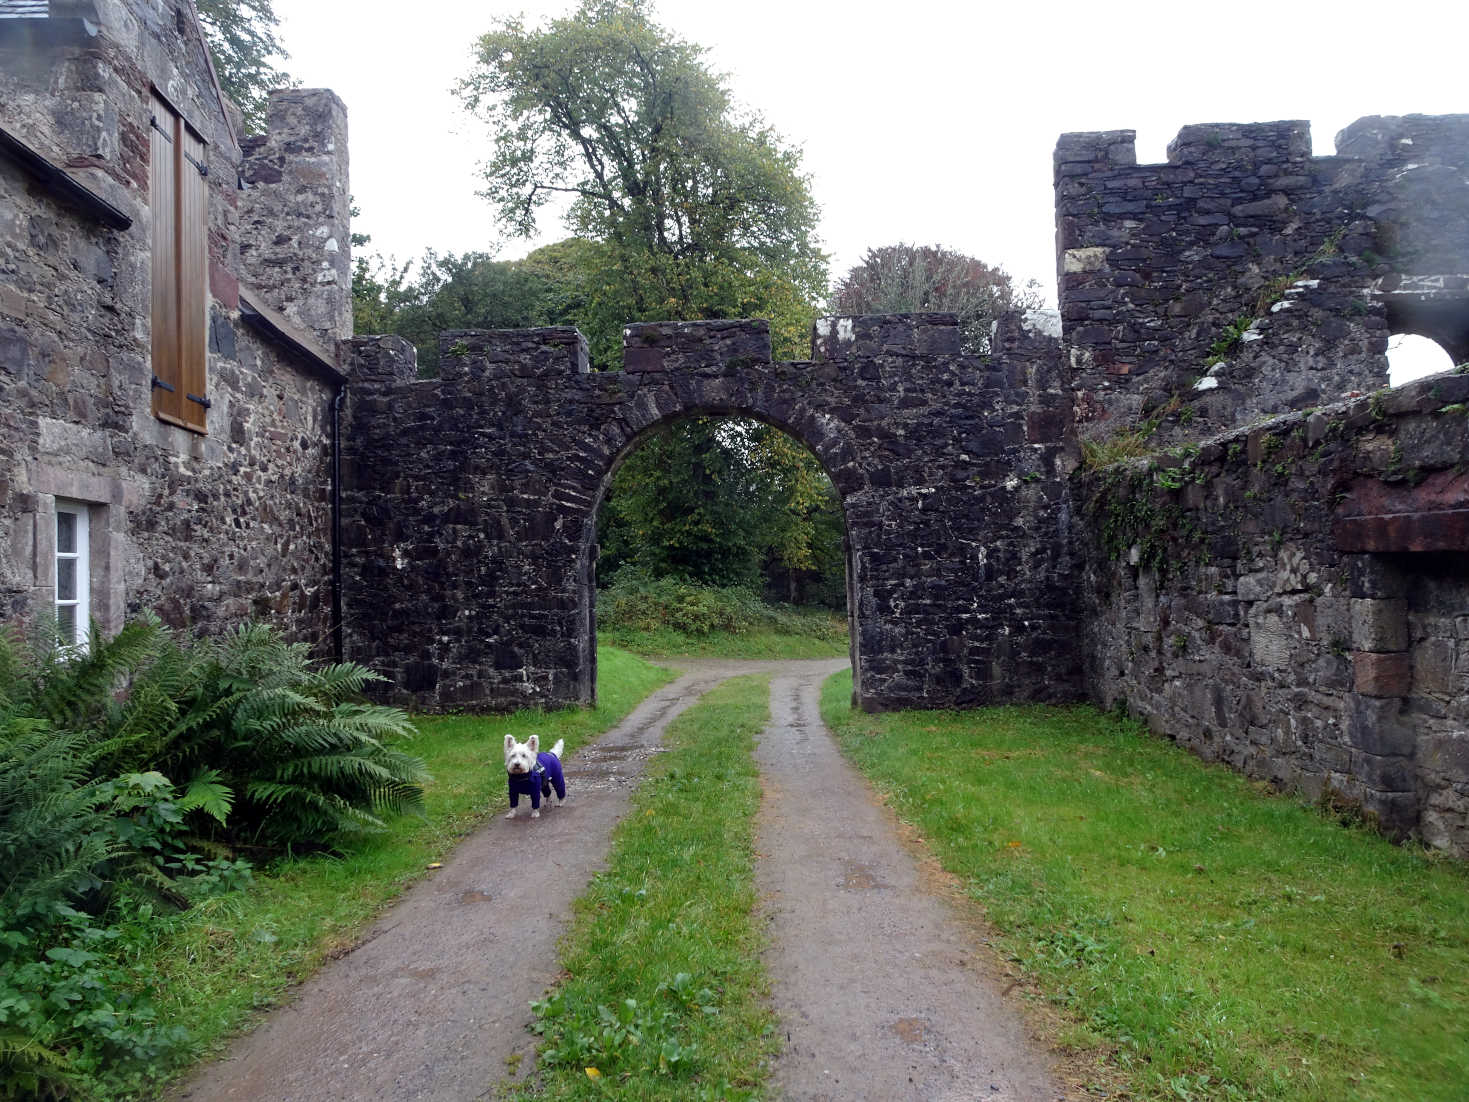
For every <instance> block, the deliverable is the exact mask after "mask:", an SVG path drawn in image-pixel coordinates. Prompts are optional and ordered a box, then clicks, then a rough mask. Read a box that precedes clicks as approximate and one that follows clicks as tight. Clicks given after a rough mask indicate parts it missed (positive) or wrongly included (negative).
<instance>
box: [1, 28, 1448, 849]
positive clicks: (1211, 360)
mask: <svg viewBox="0 0 1469 1102" xmlns="http://www.w3.org/2000/svg"><path fill="white" fill-rule="evenodd" d="M240 129H241V128H240V119H239V117H238V113H237V112H236V111H235V110H234V108H233V107H232V105H230V104H229V103H228V101H227V99H225V97H224V96H223V95H222V93H221V92H220V90H219V86H218V82H217V80H215V78H214V74H213V71H212V68H211V66H210V62H209V58H208V53H207V50H206V48H205V46H204V40H203V36H202V34H201V33H200V29H199V27H198V25H197V20H196V18H195V17H194V15H193V13H192V8H186V7H184V6H179V7H170V6H167V5H165V6H160V5H158V4H156V3H153V2H151V0H51V3H49V4H46V5H33V6H27V8H26V11H25V12H24V13H23V14H22V15H21V16H20V17H17V18H9V19H5V20H0V231H3V232H0V524H3V527H4V531H5V538H4V539H0V601H3V602H4V606H5V611H6V618H7V620H10V621H24V620H27V619H32V618H35V617H36V616H37V615H38V614H41V613H44V611H45V610H46V609H47V608H59V607H60V606H61V603H62V600H63V595H62V591H63V589H64V588H65V587H64V586H63V584H62V566H63V565H65V564H63V562H62V560H63V559H67V561H68V562H69V563H73V564H75V563H81V564H84V569H85V574H84V575H83V576H84V577H85V580H86V582H87V586H88V590H89V596H90V598H91V603H90V606H89V607H86V608H85V609H84V611H85V612H86V613H87V614H88V615H90V616H91V617H92V618H94V619H96V620H97V621H98V622H99V623H100V625H101V626H102V627H103V629H104V630H110V631H115V630H116V629H117V628H118V627H120V626H121V622H122V620H123V618H124V617H126V616H129V615H136V614H138V613H141V612H143V611H145V610H153V611H156V612H157V613H158V614H160V615H161V616H162V617H163V618H164V619H165V621H167V622H169V623H171V624H174V625H176V626H178V627H180V628H188V629H190V630H199V631H221V630H225V629H226V628H228V627H229V626H230V625H231V624H234V623H237V622H238V621H239V620H240V619H242V618H244V617H248V616H254V617H262V618H267V619H270V620H271V621H273V622H275V623H277V624H278V625H280V626H281V627H282V628H283V629H284V630H285V631H286V632H287V633H288V635H289V636H291V637H292V638H297V639H302V640H307V641H311V642H313V643H315V644H317V645H318V646H319V647H320V649H321V650H322V651H323V652H324V653H325V652H330V653H336V654H339V655H341V656H343V657H346V658H351V659H355V660H358V661H362V662H365V663H367V664H368V665H370V666H372V667H373V668H374V669H375V670H377V671H378V672H380V673H382V674H383V675H384V676H385V677H386V678H387V679H388V680H387V681H386V682H385V689H384V692H385V695H387V696H389V697H391V698H392V699H394V700H397V701H399V702H401V703H404V704H407V705H410V706H412V707H415V708H421V709H428V710H451V709H462V710H472V711H488V710H496V709H504V708H511V707H518V706H522V705H538V706H546V707H554V706H557V705H562V704H576V703H585V702H588V701H590V700H592V699H593V697H594V694H595V686H596V649H595V641H596V592H595V585H594V582H595V564H596V555H597V548H596V543H595V517H596V512H597V509H598V507H599V505H600V504H601V502H602V500H603V498H604V496H605V494H606V493H607V489H608V485H609V483H610V479H611V477H612V474H613V472H614V471H615V469H616V468H617V465H618V464H619V462H620V461H621V460H622V458H623V457H624V456H625V455H627V454H628V453H629V451H630V450H631V449H633V448H635V447H637V446H638V443H639V441H640V440H641V439H643V438H644V437H645V436H646V434H648V433H649V432H652V431H655V430H656V429H657V428H658V427H659V426H661V425H666V424H668V423H670V422H672V421H675V420H677V419H679V418H684V417H690V416H698V415H705V414H709V415H725V414H729V415H741V416H748V417H754V418H759V419H761V420H764V421H766V422H768V423H770V424H772V425H775V426H777V427H779V428H781V429H783V430H785V431H787V432H789V433H791V434H792V435H793V436H794V437H796V438H797V439H798V440H800V441H801V442H802V443H803V444H805V445H806V446H807V447H808V448H810V449H811V451H812V452H813V453H814V454H815V455H816V457H817V458H818V459H819V460H820V461H821V463H822V465H823V466H824V467H825V469H826V471H827V472H828V474H829V475H830V476H831V478H832V481H833V483H834V485H835V487H836V489H837V491H838V493H839V494H840V496H841V500H842V509H843V513H844V518H845V549H846V560H847V584H848V596H849V600H848V605H849V615H850V621H851V633H850V635H851V657H852V665H853V671H854V695H855V698H856V702H857V704H858V705H859V706H861V707H864V708H869V709H887V708H899V707H918V708H927V707H964V706H970V705H978V704H986V703H997V702H1005V701H1057V702H1064V701H1076V700H1086V699H1090V700H1093V701H1095V702H1097V703H1099V704H1101V705H1103V706H1112V705H1124V706H1126V707H1127V708H1128V709H1129V710H1130V711H1132V712H1133V713H1134V714H1137V715H1139V716H1141V717H1143V718H1144V719H1145V720H1146V721H1147V722H1148V723H1149V724H1150V725H1151V726H1152V727H1153V728H1154V729H1155V730H1156V731H1158V732H1159V733H1161V734H1163V735H1166V736H1168V737H1171V738H1174V739H1176V740H1178V741H1179V742H1180V743H1182V744H1184V745H1187V746H1189V747H1191V748H1193V749H1194V750H1195V751H1196V752H1197V753H1199V754H1201V755H1203V756H1204V757H1207V758H1210V759H1217V760H1221V761H1224V762H1227V763H1229V764H1230V765H1231V766H1233V767H1234V768H1236V769H1239V770H1242V771H1244V772H1246V773H1248V774H1250V775H1252V776H1255V777H1259V778H1262V779H1265V780H1268V781H1270V782H1271V783H1273V784H1276V785H1278V786H1281V787H1283V788H1288V789H1292V790H1296V791H1300V792H1303V793H1305V794H1306V795H1308V796H1310V797H1313V798H1318V797H1319V798H1322V799H1329V800H1333V801H1337V802H1340V803H1345V804H1348V805H1351V806H1355V807H1357V808H1360V809H1361V810H1362V811H1363V812H1364V813H1367V814H1369V815H1372V816H1375V817H1376V818H1377V819H1378V821H1380V822H1381V823H1382V824H1383V825H1384V826H1386V827H1387V828H1389V829H1390V830H1392V831H1394V832H1397V833H1401V834H1406V833H1415V834H1417V835H1419V836H1421V837H1423V838H1424V839H1426V840H1427V841H1429V842H1430V843H1432V844H1434V845H1436V846H1441V847H1444V848H1447V849H1449V850H1452V851H1453V852H1455V853H1457V854H1459V855H1460V856H1469V691H1466V686H1469V428H1466V426H1469V420H1466V415H1465V414H1466V410H1469V375H1466V374H1462V373H1455V372H1451V373H1448V374H1444V375H1440V376H1436V377H1434V378H1430V379H1425V380H1421V381H1419V382H1415V383H1412V384H1410V385H1408V386H1405V387H1399V388H1396V389H1392V390H1388V389H1385V388H1384V383H1385V382H1386V379H1387V376H1386V366H1387V365H1386V359H1385V348H1386V342H1387V338H1388V337H1389V335H1391V334H1393V333H1403V332H1411V333H1419V334H1422V335H1425V336H1428V337H1431V338H1433V339H1435V340H1437V341H1438V342H1439V343H1440V344H1441V345H1443V347H1445V348H1446V349H1447V350H1448V351H1449V353H1450V354H1451V356H1452V357H1453V358H1454V359H1455V360H1456V361H1457V362H1460V363H1462V362H1464V361H1465V360H1469V116H1464V115H1456V116H1440V117H1426V116H1407V117H1401V118H1368V119H1363V120H1360V121H1359V122H1357V123H1354V124H1353V125H1352V126H1350V127H1348V128H1347V129H1346V130H1345V131H1343V132H1342V134H1341V135H1340V136H1339V138H1338V143H1337V150H1338V152H1337V155H1336V156H1331V157H1314V156H1312V155H1311V146H1310V135H1309V132H1308V130H1307V127H1306V125H1305V124H1304V123H1300V122H1277V123H1265V124H1258V125H1243V126H1242V125H1233V124H1229V125H1223V124H1219V125H1206V126H1191V127H1187V128H1185V129H1184V130H1183V131H1181V132H1180V134H1179V135H1178V138H1177V139H1176V140H1175V141H1174V142H1173V144H1172V145H1171V146H1170V148H1169V155H1168V160H1167V162H1166V163H1164V164H1157V165H1140V164H1137V163H1136V154H1135V149H1134V143H1133V135H1132V133H1131V132H1130V131H1114V132H1106V133H1096V134H1067V135H1063V136H1062V137H1061V139H1060V141H1059V142H1058V144H1057V147H1056V153H1055V188H1056V217H1057V223H1056V231H1057V273H1058V289H1059V317H1056V316H1054V315H1051V316H1048V315H1043V314H1042V315H1034V316H1030V317H1011V318H1007V319H1005V320H1003V321H1002V322H1001V323H1000V324H999V326H998V328H997V331H996V333H995V334H994V339H993V340H992V341H991V346H992V351H991V354H990V355H989V356H988V357H987V358H984V359H980V358H976V357H973V356H968V355H965V354H964V352H963V350H962V349H961V347H960V342H959V333H958V328H957V325H956V323H955V319H954V318H952V317H950V316H944V315H915V316H905V317H866V318H861V317H859V318H833V319H827V320H825V321H823V322H820V323H818V324H817V326H816V328H815V331H814V333H813V340H812V351H811V358H810V359H809V360H805V361H801V362H796V363H781V362H775V361H773V360H772V358H771V351H770V341H769V335H768V332H767V329H766V327H765V325H764V323H761V322H752V321H718V322H702V323H690V324H683V323H655V324H642V325H633V326H629V327H628V329H627V333H626V356H625V369H624V370H623V371H621V372H616V373H592V372H589V371H588V370H587V362H586V347H585V342H584V341H583V340H582V338H581V336H580V335H579V334H578V333H577V332H576V331H575V330H573V329H541V330H530V331H525V332H513V333H506V332H498V333H452V334H446V335H445V336H444V338H443V343H442V349H443V369H442V375H441V377H440V378H438V379H433V380H425V379H419V378H418V377H417V371H416V369H415V365H414V362H413V351H412V349H411V347H410V346H407V345H406V344H405V343H404V342H402V341H400V340H397V339H394V338H387V337H370V336H368V337H357V338H355V339H354V338H351V336H350V334H351V314H350V298H349V287H348V284H349V277H350V271H351V266H350V226H349V224H348V206H349V204H348V200H347V196H348V194H349V188H348V183H347V134H346V112H345V109H344V107H343V105H342V104H341V103H340V101H338V100H337V99H336V98H335V97H334V96H332V95H331V94H330V93H329V92H323V91H310V90H293V91H287V92H282V93H277V94H275V95H273V97H272V102H271V110H270V124H269V131H268V133H267V134H265V135H262V136H253V137H241V136H240ZM168 134H172V136H173V138H172V139H171V138H169V137H168V136H167V135H168ZM160 135H163V136H160ZM185 137H187V139H188V140H187V141H183V139H184V138H185ZM173 139H178V140H179V142H180V144H179V145H174V144H173ZM170 147H171V148H173V149H182V150H183V153H184V155H183V156H182V157H174V158H172V159H171V161H170V163H171V164H172V165H173V170H174V171H175V175H174V176H173V177H170V179H172V180H173V181H174V184H176V185H177V186H178V187H181V188H184V189H185V190H186V191H187V192H188V193H189V194H190V195H192V196H193V197H194V198H193V199H190V201H189V202H190V204H193V205H187V204H180V205H179V206H178V207H176V208H175V207H173V206H172V205H171V204H168V203H164V202H160V201H158V200H159V197H158V195H157V194H156V193H155V189H156V188H157V187H158V186H159V180H158V179H156V178H155V174H154V169H156V168H157V167H159V165H161V164H162V163H163V162H162V161H161V160H160V157H161V156H162V155H163V153H164V152H166V151H167V150H168V149H169V148H170ZM150 150H152V151H153V152H151V153H150ZM170 186H173V185H170ZM180 194H182V193H180ZM170 210H171V211H172V214H170V213H169V212H170ZM185 215H187V216H188V217H184V216H185ZM169 218H175V219H176V220H177V224H178V227H179V229H180V232H181V233H182V234H183V236H184V237H185V238H187V239H188V240H190V241H192V242H194V243H195V245H194V246H193V247H194V248H195V249H196V251H195V252H192V253H190V254H189V257H188V264H189V265H192V267H188V268H180V269H179V271H180V272H185V273H186V277H182V276H181V277H180V278H179V279H178V280H177V281H176V283H177V286H178V289H179V291H180V294H181V295H182V294H183V293H184V292H187V293H188V295H193V296H196V297H195V298H189V299H188V302H189V303H190V305H189V306H188V309H180V310H178V311H177V312H176V313H175V314H174V315H170V314H169V312H168V311H167V310H164V311H162V312H160V310H159V303H158V296H157V295H156V294H155V293H154V292H155V291H156V289H157V286H159V285H161V284H159V282H158V280H159V276H158V273H159V271H160V269H159V267H158V266H157V265H156V261H157V259H158V257H159V256H161V255H164V254H165V248H166V247H169V248H171V247H172V245H171V244H170V242H172V241H173V240H174V239H173V238H170V237H169V236H168V234H162V235H160V234H159V232H158V230H159V226H160V225H161V224H162V223H161V222H160V220H162V222H167V221H168V220H169ZM180 257H182V250H180ZM180 263H182V259H181V260H180ZM170 301H174V300H170ZM176 301H178V302H184V301H185V298H184V297H180V298H178V299H177V300H176ZM195 306H197V309H195ZM165 330H166V331H168V332H170V333H173V332H175V331H177V335H178V337H179V340H180V341H195V342H197V356H195V357H194V358H193V359H191V360H190V361H189V363H188V365H187V367H188V369H189V370H191V371H196V372H197V373H198V374H197V376H194V377H197V379H198V380H199V382H200V383H201V384H202V386H201V387H200V389H199V390H198V391H192V390H191V391H190V392H189V395H188V397H189V399H190V401H191V402H192V404H185V405H184V406H183V407H182V408H184V409H185V410H186V411H187V412H188V414H189V416H188V417H186V418H183V421H184V422H185V423H180V418H179V417H177V416H175V415H174V414H168V413H167V411H164V412H160V411H159V410H160V406H159V404H158V403H159V401H160V399H159V397H158V395H159V392H160V390H162V391H165V392H167V393H172V394H173V395H174V399H176V400H178V401H182V399H180V398H179V394H178V392H179V391H180V390H181V389H188V386H185V387H183V388H181V387H179V386H178V385H177V383H178V382H179V380H178V379H177V378H175V379H174V381H173V382H170V380H169V379H166V378H161V377H160V376H159V370H160V364H159V361H158V356H157V354H156V350H157V348H158V347H159V343H158V340H157V338H158V335H159V332H161V331H165ZM170 366H178V365H177V364H175V365H164V368H165V369H166V368H168V367H170ZM194 377H191V378H194ZM188 385H193V384H192V383H190V384H188ZM1147 452H1151V453H1153V454H1151V456H1148V455H1145V454H1143V453H1147ZM1128 455H1134V456H1139V458H1131V459H1129V458H1127V456H1128ZM63 516H67V517H71V518H74V520H75V524H74V526H73V527H72V528H70V529H69V531H70V532H71V533H72V534H73V535H74V534H75V533H76V532H77V531H78V528H77V527H76V526H78V525H81V526H83V527H82V528H81V529H80V530H81V531H82V532H83V533H84V539H83V540H82V544H81V546H78V547H75V548H72V549H70V550H63V549H62V548H61V547H60V545H59V543H58V540H59V538H60V536H61V534H62V532H63V525H62V521H61V519H60V518H62V517H63ZM69 523H70V522H69ZM83 552H85V554H83ZM68 556H71V557H70V558H68ZM68 569H71V567H68Z"/></svg>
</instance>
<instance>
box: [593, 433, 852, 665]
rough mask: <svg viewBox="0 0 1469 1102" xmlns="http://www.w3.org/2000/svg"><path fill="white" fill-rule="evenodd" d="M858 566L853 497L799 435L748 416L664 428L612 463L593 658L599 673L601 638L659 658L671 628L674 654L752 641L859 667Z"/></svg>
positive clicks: (605, 486)
mask: <svg viewBox="0 0 1469 1102" xmlns="http://www.w3.org/2000/svg"><path fill="white" fill-rule="evenodd" d="M851 554H852V552H851V541H850V539H849V538H848V532H847V516H846V509H845V507H844V502H843V497H842V494H841V492H840V491H839V490H838V488H837V486H836V485H835V483H834V482H833V480H832V479H831V477H830V474H829V472H828V471H827V469H826V467H825V465H824V464H823V463H822V462H821V460H820V459H819V458H818V457H817V455H816V453H815V451H814V450H813V449H812V447H811V446H810V445H809V444H808V443H807V442H806V441H804V440H802V439H801V436H800V435H799V434H798V433H797V432H796V431H794V430H793V429H792V428H791V427H790V426H787V425H782V424H779V423H777V422H776V421H775V420H773V419H771V418H769V417H768V416H762V415H759V414H757V413H756V412H754V411H751V410H748V409H739V408H732V409H727V410H702V411H697V412H694V411H689V412H680V413H677V414H675V415H672V416H669V417H666V418H664V419H662V420H660V421H658V422H657V423H655V424H652V425H650V426H648V427H647V428H645V429H644V430H643V431H641V432H640V433H638V434H637V436H636V437H635V438H633V439H632V440H631V441H629V442H628V443H627V445H626V446H625V447H624V448H623V449H622V450H621V451H620V453H619V454H618V455H616V456H615V457H614V458H613V460H612V462H611V464H610V466H609V469H608V470H607V472H606V473H605V475H604V477H603V479H602V483H601V487H600V490H599V493H598V495H597V499H596V503H595V507H594V509H593V510H592V514H591V516H590V517H589V518H588V521H587V525H586V532H585V534H584V539H583V553H582V555H581V556H580V559H581V575H582V576H581V578H580V579H579V581H580V585H579V589H580V591H581V593H582V595H583V600H584V601H585V604H586V607H587V613H586V615H585V617H584V627H585V632H586V635H585V639H584V642H583V645H582V646H583V653H584V654H585V655H586V656H587V658H588V659H590V660H591V661H593V662H594V661H595V656H596V645H597V641H598V638H599V637H602V638H603V639H604V641H606V639H608V638H610V639H611V640H612V641H613V642H615V643H618V644H620V645H623V646H628V647H629V648H630V649H644V650H647V649H656V647H657V644H658V641H659V637H660V633H659V630H658V629H659V626H660V625H659V623H658V621H659V620H662V621H664V622H665V626H666V628H667V629H668V631H667V632H664V633H663V638H664V639H666V640H675V639H676V640H679V641H680V642H684V643H687V642H690V641H693V642H694V643H695V645H699V644H698V639H699V637H700V636H708V637H711V638H712V636H713V635H715V634H718V633H720V632H727V631H730V630H750V629H752V628H754V629H756V630H759V631H761V632H762V633H763V634H765V635H767V636H768V635H769V634H771V633H774V634H777V635H786V636H791V637H803V639H804V641H802V639H798V638H788V639H786V640H784V641H783V642H782V645H783V646H785V647H787V648H791V649H792V650H794V651H795V652H800V651H802V650H803V648H804V649H806V650H809V653H810V654H811V655H812V656H816V655H818V654H822V653H840V652H841V649H845V650H846V652H847V653H848V654H849V655H850V657H851V660H852V662H853V665H854V667H855V665H856V661H857V656H856V654H855V650H856V648H855V645H854V643H853V640H854V639H855V638H856V637H857V636H856V632H855V626H856V625H855V623H854V622H853V617H854V614H855V607H856V606H855V602H853V601H852V600H851V576H852V569H851V563H850V558H851ZM609 629H610V630H609ZM670 632H671V633H674V634H670ZM680 637H681V638H680ZM767 643H768V640H767ZM707 645H709V646H711V648H713V646H714V645H713V644H712V642H711V643H709V644H707ZM752 656H753V655H752Z"/></svg>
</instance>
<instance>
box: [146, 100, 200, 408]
mask: <svg viewBox="0 0 1469 1102" xmlns="http://www.w3.org/2000/svg"><path fill="white" fill-rule="evenodd" d="M151 121H152V130H151V134H152V138H151V160H150V166H151V167H150V169H149V196H150V198H149V205H150V206H151V208H152V212H153V414H154V416H155V417H157V418H159V419H160V420H163V421H168V422H170V423H172V424H175V425H182V426H183V427H184V428H187V429H192V430H193V431H194V432H204V431H206V429H205V413H206V411H207V410H208V409H209V399H208V397H207V395H206V393H205V387H204V383H205V378H204V355H205V348H204V342H205V328H204V326H205V309H206V303H205V287H206V280H207V278H208V273H207V269H206V267H205V263H206V255H207V254H206V241H207V233H208V203H207V200H208V194H207V187H208V186H207V182H206V180H205V174H206V172H207V169H206V168H205V164H204V141H203V139H202V138H200V137H199V135H198V134H197V133H196V132H195V131H194V129H193V128H192V127H191V126H189V124H188V123H187V122H185V121H184V120H183V117H182V116H180V115H179V113H178V112H177V111H175V110H174V109H173V108H172V107H171V106H170V105H169V104H168V103H167V102H166V101H165V100H164V99H163V98H162V97H161V96H159V95H158V94H157V93H156V92H155V93H154V94H153V117H152V120H151Z"/></svg>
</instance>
